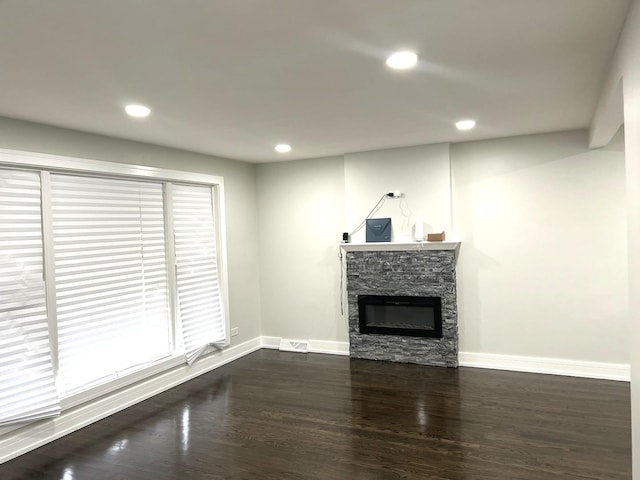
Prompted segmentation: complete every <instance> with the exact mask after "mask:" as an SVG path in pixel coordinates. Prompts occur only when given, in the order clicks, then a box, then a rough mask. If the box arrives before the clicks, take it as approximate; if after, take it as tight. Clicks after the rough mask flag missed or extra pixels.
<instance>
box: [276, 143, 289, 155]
mask: <svg viewBox="0 0 640 480" xmlns="http://www.w3.org/2000/svg"><path fill="white" fill-rule="evenodd" d="M275 151H276V152H278V153H289V152H290V151H291V145H288V144H286V143H279V144H278V145H276V146H275Z"/></svg>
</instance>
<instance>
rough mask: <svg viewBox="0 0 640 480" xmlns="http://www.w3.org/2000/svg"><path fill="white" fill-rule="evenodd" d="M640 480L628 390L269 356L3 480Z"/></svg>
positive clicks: (70, 443)
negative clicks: (638, 479)
mask: <svg viewBox="0 0 640 480" xmlns="http://www.w3.org/2000/svg"><path fill="white" fill-rule="evenodd" d="M630 478H631V427H630V401H629V385H628V384H627V383H624V382H611V381H603V380H590V379H580V378H569V377H560V376H552V375H536V374H527V373H515V372H505V371H493V370H481V369H472V368H459V369H446V368H437V367H423V366H417V365H406V364H398V363H385V362H374V361H368V360H350V359H349V358H346V357H339V356H330V355H314V354H309V355H304V354H298V353H284V352H277V351H270V350H260V351H258V352H255V353H253V354H251V355H249V356H246V357H244V358H242V359H240V360H238V361H236V362H234V363H233V364H230V365H227V366H225V367H222V368H220V369H218V370H215V371H214V372H211V373H209V374H206V375H204V376H202V377H199V378H197V379H195V380H193V381H191V382H188V383H186V384H184V385H182V386H179V387H176V388H174V389H172V390H169V391H168V392H165V393H163V394H160V395H158V396H156V397H154V398H151V399H149V400H147V401H145V402H142V403H140V404H138V405H135V406H133V407H131V408H129V409H127V410H125V411H122V412H120V413H118V414H115V415H112V416H111V417H109V418H106V419H104V420H102V421H100V422H97V423H95V424H93V425H90V426H89V427H86V428H84V429H82V430H79V431H77V432H75V433H73V434H71V435H68V436H67V437H64V438H62V439H60V440H57V441H55V442H52V443H50V444H48V445H45V446H44V447H41V448H39V449H38V450H35V451H33V452H30V453H28V454H26V455H23V456H21V457H18V458H16V459H14V460H11V461H9V462H6V463H5V464H3V465H0V479H3V480H10V479H55V480H77V479H80V480H84V479H87V480H101V479H109V480H116V479H117V480H124V479H136V480H147V479H149V480H164V479H211V480H213V479H215V480H221V479H278V480H283V479H331V480H340V479H353V480H365V479H376V480H384V479H434V480H463V479H464V480H476V479H487V480H489V479H491V480H502V479H505V480H507V479H508V480H546V479H563V480H572V479H573V480H576V479H582V480H584V479H599V480H617V479H630Z"/></svg>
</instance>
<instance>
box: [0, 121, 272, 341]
mask: <svg viewBox="0 0 640 480" xmlns="http://www.w3.org/2000/svg"><path fill="white" fill-rule="evenodd" d="M0 148H7V149H14V150H23V151H29V152H40V153H48V154H52V155H65V156H70V157H79V158H86V159H92V160H104V161H111V162H120V163H131V164H137V165H149V166H154V167H160V168H169V169H174V170H185V171H190V172H201V173H205V174H210V175H220V176H223V177H224V180H225V195H226V209H227V212H226V213H227V245H228V248H227V255H228V270H229V290H230V291H229V303H230V305H229V307H230V313H229V316H230V319H231V327H238V329H239V335H238V336H237V337H233V338H232V339H231V340H232V344H237V343H241V342H243V341H245V340H249V339H251V338H255V337H256V336H258V335H260V288H259V282H258V274H257V272H258V247H257V241H256V239H255V225H256V224H257V205H256V186H255V167H254V166H253V165H251V164H248V163H244V162H237V161H232V160H226V159H220V158H215V157H211V156H207V155H200V154H195V153H190V152H185V151H182V150H175V149H170V148H164V147H158V146H154V145H149V144H144V143H138V142H130V141H126V140H118V139H114V138H109V137H104V136H100V135H92V134H88V133H81V132H76V131H72V130H67V129H61V128H55V127H50V126H45V125H40V124H35V123H30V122H23V121H19V120H13V119H7V118H1V117H0Z"/></svg>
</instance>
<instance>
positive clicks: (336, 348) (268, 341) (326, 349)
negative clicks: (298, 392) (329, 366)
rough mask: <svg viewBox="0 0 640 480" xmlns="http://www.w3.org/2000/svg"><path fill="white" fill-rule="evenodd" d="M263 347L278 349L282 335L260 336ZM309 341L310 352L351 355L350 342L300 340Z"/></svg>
mask: <svg viewBox="0 0 640 480" xmlns="http://www.w3.org/2000/svg"><path fill="white" fill-rule="evenodd" d="M260 340H261V344H262V348H271V349H274V350H278V349H279V348H280V342H281V341H282V338H280V337H260ZM298 341H300V342H307V344H308V351H309V353H327V354H329V355H349V342H334V341H330V340H298Z"/></svg>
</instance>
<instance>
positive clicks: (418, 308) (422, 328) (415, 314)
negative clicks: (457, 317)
mask: <svg viewBox="0 0 640 480" xmlns="http://www.w3.org/2000/svg"><path fill="white" fill-rule="evenodd" d="M358 317H359V324H360V325H359V326H360V333H361V334H380V335H404V336H410V337H432V338H442V304H441V299H440V297H411V296H387V295H358Z"/></svg>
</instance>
